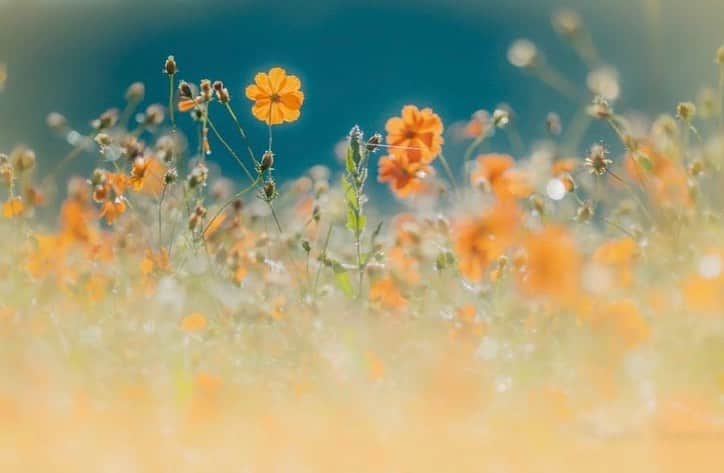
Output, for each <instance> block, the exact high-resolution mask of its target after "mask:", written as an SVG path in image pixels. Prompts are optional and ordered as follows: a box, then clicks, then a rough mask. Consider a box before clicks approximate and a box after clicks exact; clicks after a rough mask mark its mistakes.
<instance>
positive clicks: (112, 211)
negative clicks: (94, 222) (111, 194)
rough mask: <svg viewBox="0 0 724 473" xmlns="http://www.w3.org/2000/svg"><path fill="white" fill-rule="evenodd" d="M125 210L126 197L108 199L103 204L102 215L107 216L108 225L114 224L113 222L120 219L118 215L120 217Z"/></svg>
mask: <svg viewBox="0 0 724 473" xmlns="http://www.w3.org/2000/svg"><path fill="white" fill-rule="evenodd" d="M125 211H126V199H125V198H123V197H116V198H115V199H113V200H107V201H105V202H104V203H103V205H102V206H101V213H100V216H101V217H105V218H106V223H107V224H108V225H113V222H115V221H116V220H118V217H120V216H121V215H122V214H123V213H124V212H125Z"/></svg>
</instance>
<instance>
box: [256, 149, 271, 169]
mask: <svg viewBox="0 0 724 473" xmlns="http://www.w3.org/2000/svg"><path fill="white" fill-rule="evenodd" d="M272 166H274V153H272V152H271V151H269V150H266V151H264V154H263V155H262V157H261V162H260V163H259V170H260V171H261V172H264V171H267V170H269V169H271V168H272Z"/></svg>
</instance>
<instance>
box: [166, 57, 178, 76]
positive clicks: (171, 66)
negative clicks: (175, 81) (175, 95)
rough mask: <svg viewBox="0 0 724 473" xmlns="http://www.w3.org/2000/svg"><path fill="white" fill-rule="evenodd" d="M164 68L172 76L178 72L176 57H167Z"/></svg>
mask: <svg viewBox="0 0 724 473" xmlns="http://www.w3.org/2000/svg"><path fill="white" fill-rule="evenodd" d="M163 70H164V72H165V73H166V74H168V75H170V76H172V75H174V74H176V72H178V69H177V67H176V59H175V58H174V57H173V56H169V57H168V58H166V63H165V64H164V65H163Z"/></svg>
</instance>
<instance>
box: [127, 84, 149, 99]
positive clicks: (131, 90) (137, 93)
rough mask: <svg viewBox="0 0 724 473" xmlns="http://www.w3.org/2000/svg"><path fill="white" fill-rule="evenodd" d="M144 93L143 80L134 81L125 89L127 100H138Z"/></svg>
mask: <svg viewBox="0 0 724 473" xmlns="http://www.w3.org/2000/svg"><path fill="white" fill-rule="evenodd" d="M144 95H146V86H145V85H143V82H134V83H133V84H131V85H129V86H128V89H127V90H126V100H127V101H129V102H140V101H141V100H143V96H144Z"/></svg>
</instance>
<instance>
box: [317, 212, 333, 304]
mask: <svg viewBox="0 0 724 473" xmlns="http://www.w3.org/2000/svg"><path fill="white" fill-rule="evenodd" d="M333 229H334V225H332V224H330V225H329V229H328V230H327V236H326V237H325V239H324V246H323V247H322V252H321V253H320V256H322V255H324V256H326V255H327V248H328V247H329V240H330V239H331V238H332V230H333ZM322 266H323V264H322V263H321V262H320V264H319V266H317V273H316V274H315V275H314V286H312V294H313V295H314V297H315V298H316V297H317V287H318V286H319V276H320V274H321V273H322Z"/></svg>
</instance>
